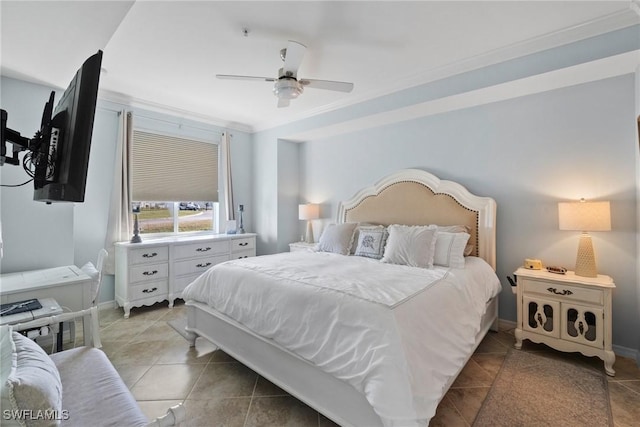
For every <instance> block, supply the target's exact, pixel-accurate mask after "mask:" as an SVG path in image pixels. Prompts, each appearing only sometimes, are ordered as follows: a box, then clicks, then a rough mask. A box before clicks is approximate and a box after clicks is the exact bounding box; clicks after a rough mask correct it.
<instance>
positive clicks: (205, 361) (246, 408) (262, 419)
mask: <svg viewBox="0 0 640 427" xmlns="http://www.w3.org/2000/svg"><path fill="white" fill-rule="evenodd" d="M184 314H185V307H184V305H181V304H178V305H176V307H174V308H172V309H169V308H167V306H166V303H164V304H156V305H155V306H153V307H143V308H135V309H133V310H132V311H131V316H130V318H129V319H124V318H123V311H122V309H112V310H102V311H101V312H100V325H101V338H102V343H103V350H104V352H105V353H106V354H107V356H108V357H109V359H110V360H111V362H112V363H113V364H114V366H115V367H116V369H117V370H118V372H119V373H120V375H121V376H122V378H123V380H124V382H125V383H126V384H127V386H128V387H129V389H130V390H131V392H132V393H133V395H134V397H135V398H136V400H137V401H138V403H139V404H140V406H141V408H142V410H143V411H144V412H145V414H146V415H147V416H148V417H149V418H154V417H156V416H160V415H163V414H164V413H165V411H166V409H167V408H168V407H170V406H172V405H175V404H177V403H178V402H184V404H185V406H186V409H187V413H188V421H187V423H185V424H183V425H186V426H239V427H243V426H244V427H250V426H261V427H266V426H278V427H282V426H296V427H298V426H300V427H303V426H304V427H306V426H318V427H325V426H335V425H336V424H335V423H333V422H331V421H330V420H328V419H327V418H325V417H324V416H322V415H321V414H319V413H318V412H317V411H315V410H313V409H311V408H309V407H308V406H306V405H305V404H303V403H301V402H299V401H298V400H297V399H295V398H293V397H291V396H290V395H288V394H287V393H286V392H284V391H282V390H281V389H280V388H278V387H277V386H275V385H273V384H272V383H270V382H269V381H267V380H265V379H264V378H262V377H261V376H260V375H258V374H256V373H255V372H253V371H251V370H250V369H248V368H246V367H244V366H243V365H241V364H240V363H238V362H236V361H235V360H234V359H232V358H231V357H230V356H228V355H226V354H225V353H223V352H222V351H219V350H218V351H215V350H214V347H213V346H212V345H211V344H209V343H208V342H207V341H205V340H203V339H202V338H199V339H198V340H197V342H196V347H195V348H189V346H188V344H187V342H186V341H185V340H184V339H183V338H182V337H181V336H180V335H179V334H178V333H177V332H175V331H174V330H173V329H172V328H171V327H170V326H168V325H167V321H168V320H172V319H175V318H177V317H179V316H184ZM79 341H80V340H78V342H79ZM513 342H514V338H513V331H512V330H503V331H500V332H497V333H495V332H490V333H489V334H488V335H487V337H486V338H485V339H484V341H483V342H482V343H481V344H480V346H479V347H478V349H477V350H476V352H475V353H474V355H473V356H472V358H471V360H470V361H469V363H468V364H467V365H466V366H465V368H464V369H463V371H462V372H461V374H460V375H459V377H458V378H457V379H456V381H455V383H454V384H453V386H452V387H451V389H450V390H449V391H448V393H447V394H446V396H445V397H444V399H443V400H442V402H441V403H440V405H439V406H438V410H437V413H436V416H435V417H434V418H433V419H432V421H431V424H430V425H431V426H447V427H456V426H470V425H471V424H472V423H473V420H474V418H475V416H476V414H477V412H478V410H479V409H480V406H481V405H482V402H483V400H484V398H485V397H486V395H487V392H488V391H489V389H490V387H491V384H492V383H493V380H494V378H495V377H496V375H497V373H498V371H499V370H500V367H501V365H502V362H503V360H504V357H505V355H506V353H507V350H508V349H509V348H510V347H512V346H513ZM68 345H70V344H68ZM523 350H525V351H531V352H544V353H545V354H547V355H548V356H549V357H557V358H560V359H563V360H569V361H572V362H573V363H576V364H585V365H588V366H592V367H595V368H596V369H599V370H601V371H604V369H603V366H602V362H601V361H600V359H598V358H588V357H584V356H581V355H579V354H565V353H560V352H556V351H555V350H553V349H550V348H549V347H546V346H544V345H539V344H534V343H531V342H529V341H525V343H524V345H523ZM614 369H615V370H616V376H615V377H614V378H609V395H610V399H611V406H612V410H613V416H614V423H615V426H616V427H623V426H638V425H640V369H639V368H638V367H637V366H636V364H635V361H633V360H631V359H628V358H623V357H618V358H617V360H616V364H615V365H614Z"/></svg>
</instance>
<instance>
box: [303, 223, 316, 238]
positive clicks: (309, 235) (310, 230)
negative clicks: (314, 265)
mask: <svg viewBox="0 0 640 427" xmlns="http://www.w3.org/2000/svg"><path fill="white" fill-rule="evenodd" d="M304 241H305V242H307V243H314V238H313V225H312V224H311V221H307V236H306V237H305V240H304Z"/></svg>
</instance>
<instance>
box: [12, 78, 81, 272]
mask: <svg viewBox="0 0 640 427" xmlns="http://www.w3.org/2000/svg"><path fill="white" fill-rule="evenodd" d="M0 86H1V91H0V104H1V105H2V109H3V110H6V111H7V113H8V117H7V127H8V128H10V129H13V130H15V131H17V132H20V133H21V134H22V136H24V137H26V138H31V137H33V135H34V134H35V132H36V130H38V129H40V120H41V119H42V110H43V109H44V104H45V103H46V102H47V101H48V100H49V94H50V93H51V91H52V89H51V88H47V87H43V86H39V85H35V84H30V83H25V82H21V81H18V80H13V79H6V78H4V77H2V80H0ZM60 95H61V92H58V93H56V102H57V100H58V99H59V97H60ZM10 147H11V144H9V145H8V147H7V148H8V149H9V150H10V149H11V148H10ZM23 157H24V152H23V153H21V154H20V161H21V162H22V158H23ZM0 178H1V179H0V180H1V182H2V184H3V185H13V184H20V183H23V182H25V181H27V180H28V179H29V176H28V175H27V174H26V173H25V171H24V170H23V169H22V163H21V164H20V165H19V166H14V165H9V164H5V165H4V166H2V167H1V168H0ZM0 205H1V207H0V214H1V221H2V240H3V247H4V255H3V257H2V264H1V267H2V268H1V271H2V273H11V272H14V271H23V270H31V269H34V268H45V267H57V266H60V265H68V264H72V263H73V256H74V251H73V204H72V203H58V204H51V205H47V204H45V203H42V202H35V201H33V184H32V183H29V184H27V185H24V186H22V187H15V188H11V187H1V188H0ZM45 236H46V237H45Z"/></svg>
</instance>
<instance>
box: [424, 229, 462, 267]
mask: <svg viewBox="0 0 640 427" xmlns="http://www.w3.org/2000/svg"><path fill="white" fill-rule="evenodd" d="M467 241H469V234H467V233H448V232H440V231H438V235H437V237H436V249H435V254H434V256H433V263H434V264H435V265H441V266H443V267H451V268H464V253H465V248H466V246H467Z"/></svg>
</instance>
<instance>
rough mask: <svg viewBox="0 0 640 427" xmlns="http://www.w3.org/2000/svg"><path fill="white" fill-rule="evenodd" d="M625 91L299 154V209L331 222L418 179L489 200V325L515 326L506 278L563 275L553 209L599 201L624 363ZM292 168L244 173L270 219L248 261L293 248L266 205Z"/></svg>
mask: <svg viewBox="0 0 640 427" xmlns="http://www.w3.org/2000/svg"><path fill="white" fill-rule="evenodd" d="M638 34H640V27H639V26H634V27H630V28H627V29H624V30H620V31H615V32H612V33H609V34H604V35H602V36H598V37H594V38H592V39H589V40H584V41H581V42H578V43H573V44H571V45H566V46H561V47H558V48H554V49H550V50H547V51H543V52H539V53H537V54H534V55H529V56H527V57H523V58H517V59H513V60H510V61H507V62H504V63H501V64H497V65H493V66H489V67H485V68H483V69H479V70H474V71H470V72H467V73H464V74H461V75H458V76H452V77H449V78H446V79H442V80H439V81H435V82H432V83H428V84H425V85H423V86H420V87H417V88H412V89H410V90H406V91H401V92H397V93H394V94H391V95H387V96H385V97H381V98H378V99H374V100H371V101H368V102H365V103H362V104H358V105H354V106H350V107H346V108H344V109H341V110H337V111H333V112H329V113H325V114H322V115H319V116H316V117H312V118H309V119H305V120H300V121H298V122H294V123H291V124H287V125H283V126H280V127H277V128H274V129H269V130H267V131H264V132H258V133H257V134H255V135H254V143H255V145H256V153H257V152H258V151H260V153H261V154H260V156H261V157H262V158H269V156H273V157H275V158H277V157H278V156H279V152H280V150H282V147H281V146H280V145H279V144H278V141H280V140H283V139H287V138H291V137H292V136H296V135H298V134H300V133H302V132H308V131H311V130H322V129H326V128H327V127H329V126H331V125H333V124H336V123H341V122H345V121H347V120H352V119H357V118H361V117H366V116H368V115H372V114H377V113H381V112H385V111H393V110H395V109H398V108H402V107H405V106H409V105H413V104H417V103H421V102H425V101H429V100H436V99H440V98H443V97H446V96H450V95H454V94H460V93H465V92H469V91H472V90H475V89H479V88H485V87H489V86H492V85H499V84H502V83H505V82H510V81H513V80H515V79H522V78H526V77H528V76H533V75H536V74H539V73H543V72H549V71H553V70H556V69H561V68H564V67H568V66H571V65H576V64H583V63H587V62H589V61H595V60H598V59H602V58H608V57H612V56H614V55H618V54H621V53H624V52H629V51H633V50H637V49H640V37H638ZM635 91H636V86H635V82H634V75H633V74H632V73H630V74H627V75H623V76H619V77H614V78H606V79H602V80H596V81H594V82H591V83H585V84H580V85H574V86H569V87H565V88H562V89H555V90H549V91H546V92H541V93H537V94H534V95H528V96H522V97H519V98H514V99H511V100H507V101H501V102H492V101H491V100H487V102H486V103H485V105H481V106H478V107H473V108H465V109H459V110H456V111H451V112H447V113H440V114H435V115H431V116H427V117H422V118H418V119H414V120H411V121H405V122H402V123H396V124H392V125H387V126H376V124H375V123H374V124H372V125H371V126H370V127H369V128H367V129H361V130H359V131H356V132H350V133H343V134H339V135H337V136H333V137H331V138H325V139H314V140H312V141H307V142H303V143H301V144H300V147H299V153H298V154H299V165H298V166H297V168H298V170H299V178H298V180H299V186H300V190H299V192H300V194H299V202H304V201H313V202H317V203H321V204H322V213H323V217H324V218H325V219H326V220H327V221H328V220H332V219H333V218H334V217H335V214H336V209H337V204H338V202H339V201H340V200H344V199H346V198H350V197H352V196H353V195H354V194H355V193H356V192H357V191H358V190H360V189H361V188H362V187H364V186H368V185H371V184H372V183H373V182H375V181H377V180H379V179H380V178H382V177H383V176H385V175H387V174H389V173H391V172H394V171H397V170H398V169H403V168H420V169H424V170H428V171H429V172H432V173H434V174H435V175H437V176H439V177H440V178H443V179H451V180H454V181H458V182H460V183H462V184H464V185H465V186H466V187H467V188H468V189H469V190H470V191H472V192H474V193H477V194H480V195H486V196H490V197H493V198H494V199H496V201H497V203H498V217H497V218H498V219H497V222H498V228H497V230H498V232H497V234H498V235H497V239H498V240H497V273H498V276H499V277H500V279H501V281H502V282H503V290H504V292H503V293H502V294H501V297H500V303H501V307H500V317H501V318H502V319H505V320H511V321H515V318H516V309H515V298H514V296H513V294H512V293H511V292H510V289H508V288H507V281H506V276H507V275H511V274H512V273H513V271H514V270H515V269H516V268H517V267H518V266H519V265H521V264H522V261H523V259H524V258H525V257H537V258H541V259H542V260H543V261H544V262H545V264H547V265H549V264H560V265H565V266H567V267H569V268H573V265H574V263H575V255H576V252H577V243H578V236H577V235H576V234H575V233H572V232H567V231H559V230H558V220H557V202H559V201H565V200H572V199H574V200H575V199H579V198H580V197H585V198H587V199H601V200H610V201H611V203H612V204H611V206H612V208H611V209H612V226H613V230H612V231H611V232H607V233H593V239H594V244H595V247H596V253H597V257H598V267H599V270H600V272H601V273H603V274H608V275H610V276H612V277H613V278H614V280H615V282H616V284H617V289H616V291H615V293H614V306H613V330H614V334H613V335H614V336H613V341H614V345H615V346H616V349H617V351H621V352H622V353H624V354H626V355H631V356H633V355H637V354H638V353H637V350H638V348H639V342H638V333H637V325H638V324H640V323H639V322H640V318H639V315H638V312H639V310H638V308H639V303H638V302H639V301H640V289H639V287H640V283H639V281H638V274H639V272H638V266H637V264H638V263H637V261H638V248H637V246H638V243H637V235H638V219H637V218H638V198H637V190H638V184H637V182H638V181H637V179H636V175H637V173H638V162H637V161H636V158H637V155H638V154H637V150H638V141H637V136H636V114H635V109H636V108H635V105H636V104H635V103H636V97H635ZM310 95H311V94H309V96H310ZM256 160H257V159H256ZM257 161H258V160H257ZM282 167H285V168H286V170H287V171H286V172H283V171H281V170H280V169H279V168H282ZM295 169H296V166H294V165H291V164H287V165H283V164H281V163H280V162H277V161H273V162H271V163H269V164H262V165H260V168H257V169H256V175H255V180H254V184H255V188H256V192H258V191H259V192H260V194H263V195H268V196H269V197H268V201H269V204H270V206H271V209H269V210H268V212H267V210H266V209H264V210H263V211H262V214H263V215H265V216H275V217H276V218H275V219H272V221H271V222H269V223H268V222H264V223H261V224H260V225H259V226H258V227H257V228H258V229H257V232H258V233H261V234H264V235H265V236H274V237H273V238H271V239H269V240H264V241H263V245H262V246H260V247H259V250H260V253H273V252H278V251H281V250H282V248H283V244H282V243H278V239H279V240H280V241H281V240H282V239H290V241H294V240H298V239H299V236H300V233H301V232H302V231H303V227H302V225H301V224H300V221H291V222H287V221H279V218H281V217H282V215H285V213H286V215H290V214H291V212H295V210H296V209H297V206H296V203H295V202H294V201H293V200H292V199H278V197H277V195H278V192H279V191H280V190H281V188H282V183H281V182H278V180H277V179H276V178H275V177H276V176H278V175H280V176H281V175H282V174H283V173H290V174H291V173H295ZM258 189H259V190H258ZM320 222H321V221H318V223H320ZM318 225H320V224H316V226H318ZM317 228H318V227H316V231H315V234H316V237H317V236H318V234H319V233H318V229H317ZM275 236H277V237H275Z"/></svg>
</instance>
